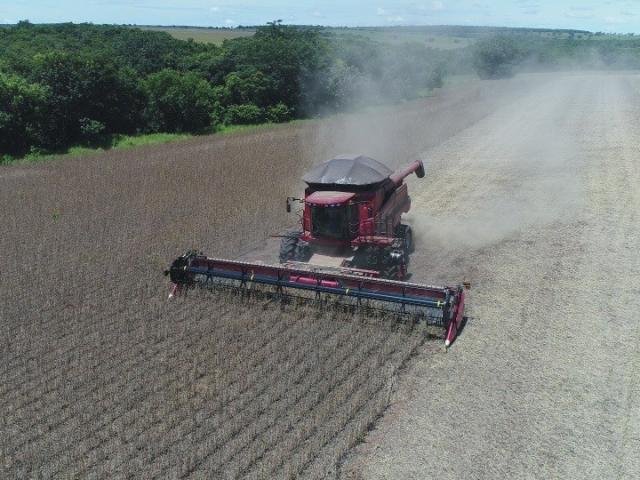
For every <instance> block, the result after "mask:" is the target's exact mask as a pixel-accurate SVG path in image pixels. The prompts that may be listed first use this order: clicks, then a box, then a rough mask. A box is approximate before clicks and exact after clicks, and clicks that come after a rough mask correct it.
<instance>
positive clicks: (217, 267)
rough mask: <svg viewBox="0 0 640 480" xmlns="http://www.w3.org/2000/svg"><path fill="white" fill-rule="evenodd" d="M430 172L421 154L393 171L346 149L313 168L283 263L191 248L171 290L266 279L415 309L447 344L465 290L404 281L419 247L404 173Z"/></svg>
mask: <svg viewBox="0 0 640 480" xmlns="http://www.w3.org/2000/svg"><path fill="white" fill-rule="evenodd" d="M412 173H415V174H416V175H417V176H418V177H419V178H422V177H424V174H425V173H424V166H423V164H422V162H421V161H415V162H413V163H411V164H410V165H408V166H407V167H406V168H404V169H402V170H400V171H398V172H396V173H393V172H392V171H391V170H389V169H388V168H387V167H386V166H384V165H383V164H381V163H379V162H377V161H376V160H373V159H371V158H368V157H363V156H355V157H351V156H349V157H347V156H342V157H339V158H335V159H333V160H329V161H328V162H325V163H323V164H322V165H319V166H318V167H316V168H315V169H313V170H311V171H310V172H309V173H307V174H306V175H305V176H304V177H303V180H304V181H305V182H306V183H307V188H306V190H305V195H304V198H302V199H301V198H294V197H289V198H287V202H286V206H287V211H288V212H291V210H292V204H294V203H296V202H297V203H299V204H300V205H301V207H302V208H301V210H302V212H301V213H302V214H301V220H300V226H299V228H298V229H296V230H293V231H291V232H289V233H288V234H286V235H284V236H283V237H282V239H281V245H280V265H279V266H278V265H265V264H262V263H257V262H255V263H252V262H242V261H235V260H223V259H215V258H209V257H206V256H204V255H202V254H199V253H197V252H187V253H186V254H185V255H183V256H181V257H179V258H177V259H176V260H175V261H174V262H173V263H172V264H171V267H170V268H169V269H168V270H167V271H166V272H165V274H167V275H169V276H170V278H171V282H172V285H171V293H170V297H173V296H175V295H178V294H179V293H180V292H181V291H183V290H185V289H188V288H190V287H194V286H200V287H215V286H216V285H225V286H232V287H233V288H238V289H241V290H246V289H247V288H248V287H249V286H250V285H253V284H259V285H265V286H267V288H269V289H270V290H269V291H270V292H271V293H272V294H273V295H276V296H278V297H280V298H287V297H292V296H296V297H305V298H311V299H315V300H322V299H323V298H326V297H332V298H336V299H341V300H345V301H347V302H348V303H351V304H352V305H354V306H355V307H357V308H369V309H371V308H374V309H382V310H385V311H389V310H391V311H393V312H397V313H399V314H401V315H408V316H410V317H411V318H412V319H414V320H416V321H424V323H425V324H426V325H427V326H429V327H431V329H435V330H436V331H438V332H442V336H444V339H445V345H446V346H447V347H448V346H449V345H450V344H451V342H452V341H453V340H454V339H455V337H456V335H457V332H458V329H459V328H460V324H461V322H462V317H463V312H464V289H463V288H462V287H461V286H456V287H433V286H428V285H423V284H417V283H409V282H406V281H404V280H405V279H406V278H407V276H408V266H409V257H410V255H411V253H412V252H413V250H414V244H413V235H412V232H411V227H409V226H408V225H405V224H403V223H402V214H403V213H406V212H408V211H409V209H410V207H411V200H410V198H409V194H408V190H407V185H406V184H405V183H404V179H405V178H406V177H407V176H409V175H411V174H412Z"/></svg>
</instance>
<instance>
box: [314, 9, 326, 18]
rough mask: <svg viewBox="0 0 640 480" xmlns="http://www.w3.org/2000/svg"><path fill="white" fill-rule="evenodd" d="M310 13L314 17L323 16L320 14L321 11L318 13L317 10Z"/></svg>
mask: <svg viewBox="0 0 640 480" xmlns="http://www.w3.org/2000/svg"><path fill="white" fill-rule="evenodd" d="M312 15H313V16H314V17H317V18H323V17H324V15H322V13H320V12H319V11H318V10H316V11H314V12H313V14H312Z"/></svg>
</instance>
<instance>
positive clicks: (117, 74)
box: [0, 21, 640, 161]
mask: <svg viewBox="0 0 640 480" xmlns="http://www.w3.org/2000/svg"><path fill="white" fill-rule="evenodd" d="M467 30H468V29H467ZM467 30H464V31H460V32H458V34H460V35H462V34H463V33H464V34H468V35H471V34H473V35H474V36H478V35H479V34H480V33H481V32H480V31H476V30H473V31H470V32H468V31H467ZM354 32H355V33H354V34H353V35H337V34H336V33H335V32H333V31H331V30H330V29H322V28H313V27H294V26H285V25H281V24H280V23H279V22H277V21H276V22H272V23H270V24H268V25H266V26H264V27H258V28H257V29H256V33H255V35H253V36H247V37H243V38H234V39H229V40H225V41H224V42H223V43H222V45H215V44H205V43H197V42H194V41H182V40H177V39H175V38H173V37H171V36H170V35H169V34H168V33H166V32H159V31H152V30H148V29H145V30H142V29H138V28H131V27H124V26H106V25H105V26H99V25H91V24H81V25H77V24H56V25H34V24H31V23H29V22H28V21H23V22H20V23H18V24H17V25H15V26H10V27H3V28H0V161H1V159H2V158H4V159H10V157H9V155H10V156H12V157H19V156H22V155H25V154H28V153H36V154H37V153H40V152H57V151H65V149H67V148H68V147H69V146H72V145H88V146H91V145H105V144H107V145H108V142H109V139H110V138H111V137H112V136H114V135H120V134H128V135H131V134H144V133H156V132H166V133H173V132H176V133H180V132H186V133H198V132H212V131H215V130H216V129H218V128H219V127H220V126H222V125H237V124H257V123H263V122H283V121H288V120H290V119H294V118H306V117H309V116H313V115H317V114H324V113H330V112H334V111H342V110H345V109H347V108H352V107H358V106H362V105H371V104H377V103H383V102H398V101H403V100H408V99H412V98H416V97H417V96H419V95H421V94H424V93H425V92H427V91H429V90H430V89H433V88H437V87H439V86H441V85H442V83H443V80H444V79H445V77H446V75H450V74H459V73H471V72H473V71H475V72H477V73H478V74H479V76H480V77H482V78H502V77H508V76H510V75H512V74H514V73H516V72H517V71H519V70H540V69H554V68H556V69H557V68H566V67H567V66H569V67H571V68H574V67H576V68H577V67H582V68H584V67H587V68H640V38H638V37H631V38H624V37H620V36H615V37H611V38H609V37H608V36H602V35H598V34H595V35H594V34H589V33H588V32H578V31H559V34H558V35H556V36H553V37H550V36H548V32H547V31H541V32H536V31H530V30H523V31H512V30H509V31H505V32H502V31H496V32H489V34H488V35H487V36H485V37H481V36H479V37H478V38H475V39H474V43H473V44H472V45H470V46H466V47H465V48H457V49H454V50H439V49H436V48H431V47H429V46H428V44H427V43H425V42H422V43H421V42H417V41H401V42H384V41H379V40H377V39H376V38H375V36H374V37H371V36H366V35H360V34H359V31H358V30H357V29H355V30H354Z"/></svg>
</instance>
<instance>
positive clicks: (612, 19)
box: [604, 15, 627, 25]
mask: <svg viewBox="0 0 640 480" xmlns="http://www.w3.org/2000/svg"><path fill="white" fill-rule="evenodd" d="M626 22H627V21H626V20H625V19H624V18H621V17H617V16H614V15H609V16H607V17H604V23H606V24H607V25H619V24H621V23H626Z"/></svg>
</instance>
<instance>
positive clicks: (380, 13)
mask: <svg viewBox="0 0 640 480" xmlns="http://www.w3.org/2000/svg"><path fill="white" fill-rule="evenodd" d="M388 14H389V12H387V11H386V10H385V9H384V8H382V7H378V8H376V15H378V16H380V17H382V16H384V15H388Z"/></svg>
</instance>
